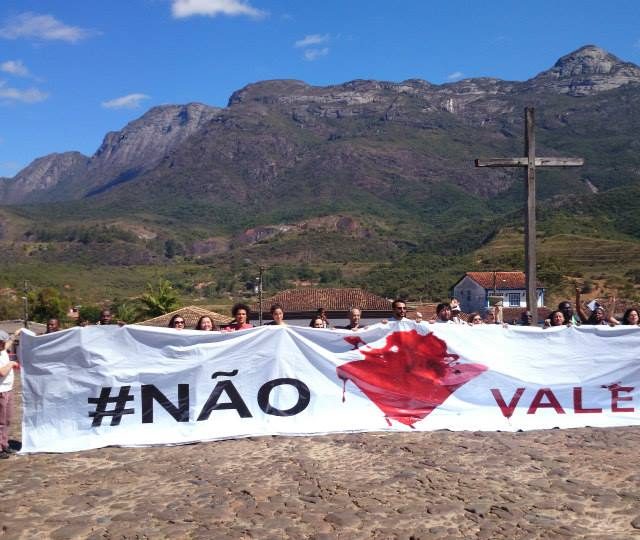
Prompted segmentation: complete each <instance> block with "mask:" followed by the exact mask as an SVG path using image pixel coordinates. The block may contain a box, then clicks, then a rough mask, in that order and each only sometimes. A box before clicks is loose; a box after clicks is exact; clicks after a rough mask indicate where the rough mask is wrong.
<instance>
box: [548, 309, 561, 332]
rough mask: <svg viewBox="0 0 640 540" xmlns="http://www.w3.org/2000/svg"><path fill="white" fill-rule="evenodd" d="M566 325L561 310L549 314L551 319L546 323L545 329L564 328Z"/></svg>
mask: <svg viewBox="0 0 640 540" xmlns="http://www.w3.org/2000/svg"><path fill="white" fill-rule="evenodd" d="M547 323H548V324H547ZM564 324H565V320H564V313H562V311H560V310H556V311H552V312H551V313H550V314H549V318H548V319H547V320H546V321H545V322H544V328H551V327H552V326H564Z"/></svg>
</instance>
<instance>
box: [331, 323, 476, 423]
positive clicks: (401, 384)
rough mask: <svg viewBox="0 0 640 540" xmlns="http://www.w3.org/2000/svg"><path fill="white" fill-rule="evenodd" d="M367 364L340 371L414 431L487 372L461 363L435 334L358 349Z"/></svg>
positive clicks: (402, 335) (397, 335) (397, 337)
mask: <svg viewBox="0 0 640 540" xmlns="http://www.w3.org/2000/svg"><path fill="white" fill-rule="evenodd" d="M360 350H361V352H362V354H363V355H364V357H365V358H364V360H355V361H353V362H347V363H346V364H343V365H341V366H339V367H338V368H336V370H337V373H338V377H340V378H341V379H343V380H345V381H346V380H351V381H352V382H353V383H354V384H355V385H356V386H357V387H358V388H359V389H360V390H361V391H362V392H363V393H364V394H365V395H366V396H367V397H368V398H369V399H370V400H371V401H373V402H374V403H375V404H376V406H377V407H378V408H379V409H380V410H381V411H382V412H383V413H384V414H385V417H386V418H387V421H389V419H392V420H396V421H398V422H401V423H402V424H405V425H407V426H410V427H413V424H415V423H416V422H417V421H419V420H422V419H423V418H425V417H426V416H427V415H428V414H429V413H431V411H433V410H434V409H435V408H437V407H438V406H439V405H441V404H442V403H443V402H444V401H445V400H446V399H447V398H448V397H449V396H450V395H451V394H453V392H455V391H456V390H457V389H458V388H460V387H461V386H462V385H463V384H465V383H467V382H469V381H470V380H471V379H473V378H475V377H477V376H478V375H480V374H481V373H482V372H483V371H486V369H487V367H486V366H483V365H482V364H459V363H458V362H457V360H458V355H456V354H450V353H448V352H447V344H446V343H445V342H444V341H443V340H442V339H440V338H438V337H436V336H435V335H434V334H427V335H426V336H423V335H421V334H418V332H416V331H415V330H411V331H409V332H393V333H392V334H389V335H388V336H387V338H386V343H385V345H384V346H383V347H381V348H379V349H367V348H362V349H360Z"/></svg>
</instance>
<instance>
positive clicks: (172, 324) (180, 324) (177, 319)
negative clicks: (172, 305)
mask: <svg viewBox="0 0 640 540" xmlns="http://www.w3.org/2000/svg"><path fill="white" fill-rule="evenodd" d="M185 324H186V323H185V321H184V317H183V316H182V315H178V314H177V313H176V314H175V315H174V316H173V317H171V320H170V321H169V328H173V329H174V330H184V326H185Z"/></svg>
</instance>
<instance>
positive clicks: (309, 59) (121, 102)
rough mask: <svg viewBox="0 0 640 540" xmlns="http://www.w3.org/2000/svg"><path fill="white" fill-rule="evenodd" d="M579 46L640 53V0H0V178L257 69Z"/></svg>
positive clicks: (404, 70) (542, 52) (492, 58)
mask: <svg viewBox="0 0 640 540" xmlns="http://www.w3.org/2000/svg"><path fill="white" fill-rule="evenodd" d="M586 44H595V45H598V46H600V47H603V48H604V49H606V50H608V51H609V52H611V53H613V54H615V55H616V56H618V57H620V58H621V59H623V60H626V61H630V62H634V63H636V64H640V1H639V0H609V1H607V2H605V1H604V0H579V1H578V0H553V1H551V0H549V1H547V0H528V1H518V0H511V1H507V0H495V1H492V0H485V1H481V0H440V1H430V0H404V1H402V0H322V1H317V0H2V1H1V2H0V176H6V177H11V176H13V175H15V174H16V173H17V172H18V171H19V170H20V169H21V168H23V167H25V166H26V165H28V164H29V163H30V162H31V161H32V160H33V159H35V158H37V157H40V156H43V155H46V154H49V153H52V152H64V151H68V150H78V151H80V152H82V153H84V154H86V155H92V154H93V153H94V152H95V151H96V149H97V148H98V146H99V145H100V143H101V142H102V138H103V137H104V135H105V134H106V133H107V132H108V131H115V130H119V129H121V128H122V127H124V126H125V125H126V124H127V122H130V121H131V120H134V119H135V118H138V117H139V116H141V115H142V114H144V112H145V111H146V110H148V109H149V108H150V107H152V106H155V105H161V104H182V103H189V102H193V101H198V102H203V103H207V104H209V105H216V106H225V105H226V103H227V100H228V98H229V96H230V94H231V93H232V92H233V91H234V90H237V89H239V88H242V87H243V86H245V85H246V84H249V83H251V82H255V81H259V80H265V79H300V80H304V81H306V82H308V83H311V84H316V85H328V84H335V83H341V82H346V81H350V80H353V79H361V78H365V79H378V80H388V81H402V80H405V79H409V78H421V79H425V80H427V81H429V82H432V83H436V84H441V83H444V82H448V81H452V80H458V79H460V78H467V77H480V76H490V77H498V78H501V79H505V80H526V79H528V78H531V77H533V76H535V75H536V74H537V73H539V72H540V71H543V70H545V69H548V68H550V67H551V66H552V65H553V64H554V63H555V61H556V60H557V59H558V58H559V57H560V56H563V55H564V54H567V53H569V52H571V51H573V50H575V49H577V48H579V47H581V46H583V45H586Z"/></svg>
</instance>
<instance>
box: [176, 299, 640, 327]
mask: <svg viewBox="0 0 640 540" xmlns="http://www.w3.org/2000/svg"><path fill="white" fill-rule="evenodd" d="M576 308H577V309H576V310H575V311H574V309H573V306H572V304H571V302H569V301H568V300H563V301H562V302H560V303H559V304H558V309H557V310H555V311H552V312H551V313H550V314H549V317H548V318H547V319H546V320H545V321H544V323H543V328H551V327H554V326H571V325H574V326H579V325H582V324H584V325H610V326H615V325H618V324H623V325H635V326H638V325H640V317H639V313H640V311H639V310H638V308H629V309H627V310H626V311H625V313H624V316H623V317H622V319H621V320H620V321H618V320H617V319H616V318H614V317H613V316H610V315H608V314H607V312H606V310H605V309H604V307H602V306H600V305H595V306H594V309H593V310H592V311H591V313H589V314H587V313H586V312H585V310H584V308H583V307H582V305H581V303H580V301H579V297H578V301H577V302H576ZM270 312H271V318H272V321H271V322H269V323H267V325H286V324H287V323H286V322H285V311H284V307H283V306H282V304H273V305H272V306H271V310H270ZM231 313H232V315H233V321H232V322H231V323H229V324H226V325H224V326H220V327H217V326H216V324H215V323H214V321H213V319H211V317H209V316H207V315H205V316H203V317H201V318H200V320H199V321H198V323H197V324H196V330H205V331H210V330H221V331H235V330H244V329H246V328H253V325H252V324H251V323H250V322H249V320H250V318H251V310H250V308H249V306H247V305H246V304H236V305H234V306H233V308H232V310H231ZM348 319H349V322H348V323H347V324H346V325H344V326H332V325H331V323H330V321H329V318H328V314H327V311H326V309H325V308H318V310H317V312H316V314H315V315H313V317H311V320H310V321H309V326H310V327H311V328H336V329H343V330H354V331H355V330H360V329H362V328H365V327H366V326H365V325H363V324H362V310H361V309H360V308H357V307H352V308H351V309H350V310H349V313H348ZM389 320H391V321H396V322H397V321H402V320H409V319H408V318H407V304H406V302H405V301H403V300H400V299H396V300H394V301H393V302H392V304H391V316H390V318H389V319H383V320H382V321H381V322H382V323H387V322H388V321H389ZM413 320H414V321H415V322H417V323H427V324H443V323H445V324H469V325H473V326H475V325H479V324H501V323H502V321H501V320H500V317H499V316H497V314H496V313H495V312H494V311H493V310H489V311H488V312H487V313H486V314H484V316H483V315H482V314H480V313H479V312H473V313H469V314H465V313H463V312H462V311H461V309H460V303H459V302H458V300H457V299H455V298H452V299H451V301H449V302H441V303H439V304H437V306H436V313H435V316H434V317H433V318H431V319H428V320H423V317H422V314H421V313H420V312H416V313H415V318H414V319H413ZM185 324H186V322H185V319H184V317H182V316H181V315H178V314H176V315H174V316H173V317H172V318H171V321H170V322H169V327H170V328H175V329H176V330H183V329H184V328H185ZM516 324H518V325H520V326H531V324H532V316H531V313H530V312H529V311H526V310H525V311H523V312H522V316H521V318H520V320H519V321H517V323H516Z"/></svg>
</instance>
